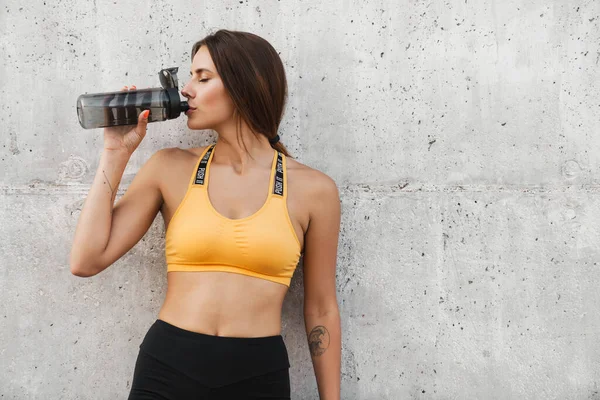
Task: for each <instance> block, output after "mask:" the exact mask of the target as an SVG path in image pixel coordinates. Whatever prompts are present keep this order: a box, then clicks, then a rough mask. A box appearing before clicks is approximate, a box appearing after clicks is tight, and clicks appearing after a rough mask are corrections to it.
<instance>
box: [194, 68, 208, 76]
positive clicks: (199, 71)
mask: <svg viewBox="0 0 600 400" xmlns="http://www.w3.org/2000/svg"><path fill="white" fill-rule="evenodd" d="M202 71H206V72H211V73H212V71H211V70H210V69H206V68H198V69H197V70H196V71H195V72H196V73H197V74H200V73H201V72H202ZM190 75H193V74H192V71H190Z"/></svg>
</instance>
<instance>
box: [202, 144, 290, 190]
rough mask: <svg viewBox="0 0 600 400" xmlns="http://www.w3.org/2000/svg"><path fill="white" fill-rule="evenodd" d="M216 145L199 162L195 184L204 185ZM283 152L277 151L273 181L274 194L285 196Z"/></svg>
mask: <svg viewBox="0 0 600 400" xmlns="http://www.w3.org/2000/svg"><path fill="white" fill-rule="evenodd" d="M214 148H215V145H214V144H213V145H211V146H210V147H209V148H208V150H207V151H206V153H205V154H204V157H202V160H200V164H198V170H197V171H196V179H195V180H194V184H196V185H204V178H205V176H206V167H207V166H208V159H209V158H210V155H211V154H212V152H213V150H214ZM283 185H284V181H283V154H281V152H279V151H278V152H277V163H276V165H275V180H274V182H273V194H276V195H278V196H281V197H283Z"/></svg>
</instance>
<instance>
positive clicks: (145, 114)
mask: <svg viewBox="0 0 600 400" xmlns="http://www.w3.org/2000/svg"><path fill="white" fill-rule="evenodd" d="M148 114H150V110H144V111H142V118H144V119H147V118H148Z"/></svg>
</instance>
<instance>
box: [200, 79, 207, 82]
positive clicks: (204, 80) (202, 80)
mask: <svg viewBox="0 0 600 400" xmlns="http://www.w3.org/2000/svg"><path fill="white" fill-rule="evenodd" d="M207 80H208V79H200V80H199V81H198V82H206V81H207Z"/></svg>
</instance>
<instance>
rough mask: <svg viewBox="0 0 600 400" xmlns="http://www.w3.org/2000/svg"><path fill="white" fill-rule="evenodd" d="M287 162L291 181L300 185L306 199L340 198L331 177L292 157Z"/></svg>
mask: <svg viewBox="0 0 600 400" xmlns="http://www.w3.org/2000/svg"><path fill="white" fill-rule="evenodd" d="M286 160H287V169H288V176H290V181H291V182H292V181H293V182H294V183H295V184H296V185H298V188H299V189H301V190H302V192H303V193H304V194H305V195H306V198H308V199H316V198H320V199H323V197H324V196H326V197H335V198H339V194H338V188H337V184H336V183H335V181H334V180H333V178H331V177H330V176H329V175H327V174H325V173H324V172H321V171H319V170H318V169H315V168H311V167H309V166H308V165H305V164H302V163H300V162H298V161H296V160H294V159H292V158H290V157H288V158H287V159H286ZM290 184H291V183H290Z"/></svg>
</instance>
